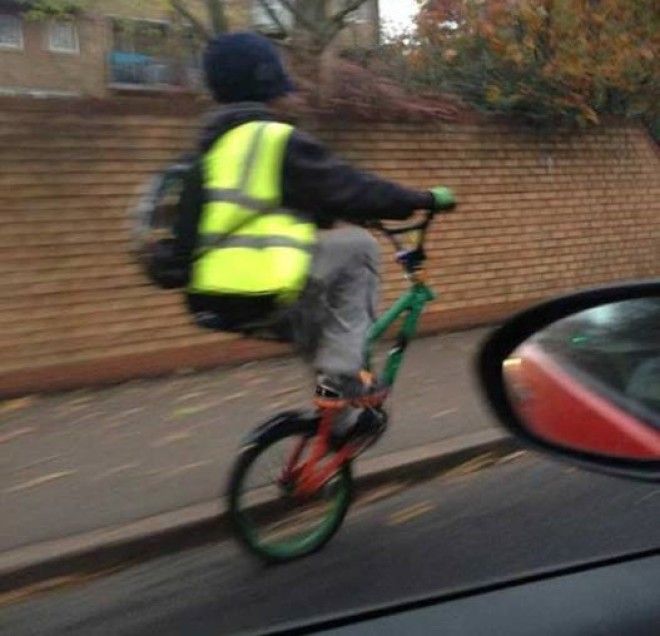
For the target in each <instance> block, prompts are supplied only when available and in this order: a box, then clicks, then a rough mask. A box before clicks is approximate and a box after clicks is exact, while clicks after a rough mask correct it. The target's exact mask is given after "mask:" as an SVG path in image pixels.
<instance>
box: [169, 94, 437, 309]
mask: <svg viewBox="0 0 660 636" xmlns="http://www.w3.org/2000/svg"><path fill="white" fill-rule="evenodd" d="M276 120H277V118H276V116H275V115H274V114H273V112H272V111H270V110H269V109H268V108H267V107H266V106H265V105H263V104H256V103H255V104H252V103H245V104H232V105H231V106H227V107H224V108H222V109H221V110H219V111H218V112H217V113H216V114H215V115H214V116H213V118H212V119H211V120H210V123H209V125H208V126H207V127H206V128H205V130H204V133H203V136H202V139H201V143H200V149H199V150H200V154H199V155H198V156H199V159H197V161H196V163H195V165H194V167H193V169H192V170H191V172H190V174H189V176H188V178H187V180H186V183H185V185H184V189H183V193H182V196H181V199H180V204H179V206H180V208H179V215H178V223H177V227H176V235H177V242H178V247H179V251H180V256H181V258H182V259H183V260H185V261H186V262H189V260H190V257H191V254H192V253H193V251H194V249H195V243H196V238H197V228H198V226H199V219H200V214H201V211H202V207H203V204H204V196H203V175H202V167H201V157H203V155H204V154H205V153H206V152H208V151H209V150H210V149H211V147H212V146H213V144H214V143H215V142H216V140H217V139H218V138H220V137H221V136H222V135H224V134H226V133H227V132H229V131H230V130H232V129H233V128H235V127H238V126H240V125H242V124H245V123H248V122H251V121H276ZM282 205H283V207H284V208H286V209H288V210H291V211H292V212H299V213H301V214H302V215H304V216H305V217H306V218H311V219H312V220H313V221H314V222H315V223H316V224H317V225H318V226H319V227H320V228H329V227H332V225H333V224H334V223H335V222H336V221H347V222H349V223H350V222H353V223H361V222H364V221H368V220H370V219H392V220H400V219H405V218H407V217H408V216H410V215H411V214H412V213H413V212H414V211H415V210H421V209H433V207H434V199H433V196H432V195H431V193H430V192H427V191H421V192H420V191H417V190H410V189H408V188H404V187H402V186H399V185H397V184H394V183H391V182H389V181H386V180H383V179H380V178H379V177H376V176H375V175H372V174H369V173H366V172H363V171H360V170H357V169H356V168H353V167H352V166H350V165H349V164H347V163H345V162H343V161H340V160H339V159H338V158H336V157H335V156H333V155H332V154H331V153H330V152H329V151H328V150H327V149H326V148H325V147H324V146H323V145H322V144H321V143H319V142H318V141H317V140H316V139H314V138H313V137H312V136H310V135H308V134H306V133H304V132H301V131H299V130H297V129H296V130H294V132H293V133H292V135H291V137H290V139H289V142H288V146H287V149H286V153H285V158H284V165H283V172H282ZM191 301H192V302H191ZM189 302H190V304H191V308H192V309H193V311H195V312H199V311H225V310H227V312H228V313H236V312H235V311H233V307H234V306H238V307H239V309H240V310H239V311H238V313H239V314H241V316H243V317H245V316H246V315H248V316H249V317H252V316H253V315H254V316H258V315H260V314H262V313H264V311H267V310H268V309H269V307H270V306H271V302H272V299H271V300H268V299H253V300H246V299H244V298H241V299H227V298H225V299H218V298H213V299H206V298H203V297H200V296H198V295H196V296H194V297H190V296H189ZM229 305H231V307H229ZM241 319H242V318H241Z"/></svg>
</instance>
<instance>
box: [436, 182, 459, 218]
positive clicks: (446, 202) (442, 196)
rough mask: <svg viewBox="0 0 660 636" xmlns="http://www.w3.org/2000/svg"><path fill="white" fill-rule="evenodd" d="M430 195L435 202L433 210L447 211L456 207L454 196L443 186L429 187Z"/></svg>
mask: <svg viewBox="0 0 660 636" xmlns="http://www.w3.org/2000/svg"><path fill="white" fill-rule="evenodd" d="M431 195H432V196H433V201H434V203H435V208H434V209H433V212H445V211H446V212H448V211H449V210H453V209H454V208H455V207H456V197H455V196H454V193H453V192H452V191H451V190H450V189H449V188H445V187H444V186H439V187H437V188H432V189H431Z"/></svg>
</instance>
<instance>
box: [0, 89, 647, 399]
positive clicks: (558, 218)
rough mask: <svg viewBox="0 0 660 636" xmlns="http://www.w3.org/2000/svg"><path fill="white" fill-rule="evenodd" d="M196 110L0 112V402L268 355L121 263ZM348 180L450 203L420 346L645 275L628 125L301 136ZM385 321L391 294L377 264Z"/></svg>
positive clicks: (49, 107)
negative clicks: (332, 154) (140, 197)
mask: <svg viewBox="0 0 660 636" xmlns="http://www.w3.org/2000/svg"><path fill="white" fill-rule="evenodd" d="M198 115H199V109H198V107H196V106H195V105H194V104H191V103H187V102H181V103H172V102H171V101H170V102H162V101H157V100H146V99H145V100H137V101H135V100H131V101H130V102H114V103H112V104H103V103H101V104H99V103H96V104H90V103H87V102H79V103H75V102H64V101H63V102H59V101H48V102H45V101H44V102H38V101H30V100H9V99H6V100H0V273H1V276H0V396H2V395H4V396H7V395H10V394H19V393H22V392H25V391H34V390H45V389H48V388H63V387H69V386H76V385H80V384H85V383H87V382H93V381H94V382H95V381H114V380H118V379H123V378H127V377H131V376H139V375H151V374H157V373H162V372H165V371H167V370H171V369H172V368H176V367H181V366H186V367H189V366H205V365H211V364H217V363H222V362H226V361H235V360H237V359H246V358H249V357H253V356H259V355H264V354H266V353H274V352H279V351H281V348H278V347H274V346H271V345H263V344H260V343H256V344H255V343H253V342H249V341H245V340H236V339H234V338H232V337H228V336H224V335H214V334H207V333H203V332H201V331H199V330H197V329H196V328H194V327H192V326H191V325H190V323H189V319H188V316H187V315H186V314H185V312H184V311H183V310H182V308H181V303H180V299H179V297H178V295H177V294H176V293H169V292H162V291H159V290H156V289H153V288H151V287H149V286H148V285H147V284H146V282H145V280H144V279H143V278H142V276H141V274H140V272H139V270H138V269H137V268H136V266H135V265H134V264H133V263H132V262H131V259H130V257H129V256H128V254H127V252H128V246H129V238H130V223H129V221H128V218H127V209H128V208H129V206H130V205H131V204H132V203H133V202H134V200H135V194H136V191H137V189H138V187H139V185H140V184H141V182H142V181H143V180H144V179H145V178H146V177H147V176H148V175H150V174H151V173H152V172H153V171H154V170H156V169H158V168H159V167H161V166H163V165H165V164H166V163H167V162H168V161H169V160H171V159H172V158H173V157H175V156H176V155H177V154H178V153H179V152H181V151H182V150H184V149H187V148H189V147H190V144H191V140H192V139H194V138H195V135H196V131H197V126H198V124H197V122H198ZM317 132H318V133H319V134H320V136H321V137H323V138H324V139H326V140H327V141H328V142H329V143H330V144H331V145H332V146H333V147H334V148H335V149H336V150H338V151H339V152H341V153H342V154H343V155H344V156H346V157H348V158H349V159H351V160H354V161H355V162H357V163H359V164H361V165H362V166H364V167H366V168H369V169H373V170H376V171H378V172H379V173H380V174H382V175H383V176H386V177H390V178H393V179H398V180H400V181H403V182H405V183H407V184H409V185H411V186H418V187H425V186H429V185H433V184H437V183H443V184H447V185H449V186H451V187H453V188H455V190H456V192H457V194H458V197H459V200H460V202H461V207H460V211H459V212H458V213H456V214H455V215H453V216H450V217H447V218H445V219H443V220H441V221H440V222H438V223H437V225H436V228H435V231H434V232H433V234H432V236H431V239H430V242H429V253H430V257H431V258H430V267H429V278H430V283H431V285H432V286H433V287H434V288H435V289H436V290H437V291H438V292H439V293H440V299H439V301H438V302H436V303H435V304H434V305H433V306H432V307H431V308H430V310H429V313H428V314H427V315H426V317H425V322H424V328H425V329H427V330H432V329H438V328H441V327H448V326H457V327H461V326H466V325H470V324H479V323H483V322H487V321H492V320H496V319H499V318H501V317H502V316H504V315H506V314H508V313H509V312H511V311H512V310H513V309H515V308H518V307H520V306H523V305H526V304H529V303H530V302H532V301H534V300H536V299H539V298H543V297H547V296H549V295H552V294H556V293H558V292H561V291H564V290H569V289H574V288H579V287H583V286H587V285H591V284H595V283H602V282H606V281H614V280H620V279H629V278H641V277H649V276H658V275H660V196H659V195H660V180H659V174H660V173H659V170H658V168H659V167H660V159H659V156H658V154H657V152H656V150H655V148H654V147H653V146H652V145H651V143H650V142H649V139H648V138H647V136H646V133H645V131H644V130H643V129H641V128H637V127H635V126H633V125H629V124H616V125H615V124H612V125H610V126H608V127H605V128H601V129H598V130H595V131H590V132H585V133H581V134H571V135H556V136H553V137H552V138H548V137H542V136H535V135H534V134H532V133H529V132H527V131H525V130H520V129H513V128H507V127H504V126H500V125H495V124H483V125H479V126H478V125H442V126H430V125H421V124H416V125H415V124H407V125H399V124H375V125H359V124H351V125H346V124H343V125H341V126H330V125H323V126H322V127H321V128H320V129H319V130H318V131H317ZM384 260H385V263H386V265H385V268H384V272H385V273H384V293H383V300H384V302H385V303H387V302H390V301H391V300H392V299H393V298H395V297H396V295H397V294H398V293H399V292H400V291H401V290H402V289H403V288H404V286H405V283H404V281H403V280H402V278H401V276H400V274H399V272H398V270H397V269H396V267H394V266H393V265H392V264H391V250H389V248H386V249H384Z"/></svg>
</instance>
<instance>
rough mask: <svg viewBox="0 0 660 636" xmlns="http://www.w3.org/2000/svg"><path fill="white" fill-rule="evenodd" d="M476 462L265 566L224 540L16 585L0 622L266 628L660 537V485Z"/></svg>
mask: <svg viewBox="0 0 660 636" xmlns="http://www.w3.org/2000/svg"><path fill="white" fill-rule="evenodd" d="M478 468H479V466H476V465H474V464H472V465H467V466H462V467H461V468H457V469H456V470H455V471H453V472H450V473H448V474H445V475H443V476H442V477H440V478H436V479H432V480H429V481H426V482H424V483H422V484H419V485H417V486H416V487H413V488H403V487H402V485H401V484H400V483H399V482H396V481H395V482H392V483H391V484H390V485H389V487H388V488H386V487H383V488H381V490H380V493H375V492H372V493H371V495H370V500H366V501H365V500H363V501H362V502H358V504H357V505H356V506H355V508H354V509H353V510H352V512H350V513H349V517H348V518H347V521H346V524H345V526H344V528H343V529H342V531H341V532H340V533H339V534H338V536H337V537H335V539H333V541H332V542H331V543H330V544H329V545H328V546H327V547H326V548H325V549H324V550H323V551H322V552H321V553H319V554H318V555H315V556H313V557H310V558H308V559H305V560H301V561H298V562H295V563H291V564H288V565H286V566H280V567H274V568H265V567H263V566H261V565H259V564H257V563H255V562H254V561H253V560H252V559H250V558H248V556H247V555H245V554H244V553H243V552H242V551H240V550H239V549H238V548H237V547H236V545H235V544H234V542H233V541H225V542H220V543H218V544H216V545H212V546H206V547H203V548H198V549H194V550H190V551H187V552H183V553H179V554H175V555H169V556H167V557H163V558H160V559H157V560H154V561H150V562H148V563H143V564H140V565H136V566H134V567H127V568H126V569H123V570H122V571H119V572H116V573H114V574H111V575H108V576H105V577H102V578H100V579H97V580H91V581H84V580H82V581H69V583H70V584H72V585H69V586H66V587H63V588H62V589H57V590H55V591H51V592H50V593H48V594H46V595H36V596H25V597H23V598H14V599H13V601H14V603H13V604H11V605H5V607H4V608H2V609H0V625H1V626H2V630H3V633H7V634H12V636H23V635H32V634H39V635H44V636H48V635H51V634H52V635H55V634H58V635H59V634H69V635H77V634H80V635H84V636H96V635H105V634H108V635H112V636H123V635H131V636H132V635H138V634H145V635H147V634H149V635H151V634H155V633H157V634H159V635H160V636H168V635H169V634H173V635H174V634H176V635H180V634H195V635H196V636H203V635H204V634H213V635H217V634H233V633H237V632H240V631H248V632H262V631H263V630H264V629H266V628H270V627H273V626H275V625H279V624H282V623H286V624H290V623H291V622H295V621H299V620H305V619H310V618H315V617H319V616H325V615H335V614H337V613H345V612H351V611H357V610H360V609H365V608H368V607H372V606H374V605H382V604H387V603H392V602H397V601H402V600H404V599H407V598H411V597H418V596H421V595H425V594H435V593H439V592H442V591H446V590H455V589H456V588H463V587H469V586H477V585H481V584H483V583H485V582H490V581H492V580H499V579H502V578H507V577H515V576H521V575H523V574H531V573H533V572H536V571H539V570H544V569H546V568H548V567H559V566H562V565H571V564H575V563H576V562H583V561H586V560H591V559H601V558H607V557H610V556H612V555H620V554H622V553H625V552H636V551H641V550H647V549H649V548H657V547H659V546H660V527H659V526H658V524H657V519H658V516H659V515H660V489H659V488H658V486H657V484H655V485H654V484H646V483H642V482H632V481H625V480H621V479H615V478H611V477H606V476H603V475H598V474H593V473H588V472H583V471H581V470H578V469H574V468H572V467H569V466H566V465H563V464H556V463H554V462H549V461H547V460H543V459H541V458H539V457H538V456H536V455H533V454H530V453H516V454H515V455H512V456H508V457H507V458H506V459H504V460H500V461H499V462H498V463H497V464H495V465H493V466H491V467H489V468H481V469H480V470H478ZM4 601H5V602H8V599H6V598H5V599H4ZM512 620H513V619H512Z"/></svg>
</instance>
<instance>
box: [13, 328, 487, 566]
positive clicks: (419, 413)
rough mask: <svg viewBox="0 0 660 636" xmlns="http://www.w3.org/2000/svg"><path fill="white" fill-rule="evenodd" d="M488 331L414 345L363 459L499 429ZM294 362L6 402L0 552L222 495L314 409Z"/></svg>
mask: <svg viewBox="0 0 660 636" xmlns="http://www.w3.org/2000/svg"><path fill="white" fill-rule="evenodd" d="M485 333H486V330H483V329H479V330H473V331H468V332H461V333H453V334H445V335H441V336H435V337H432V338H426V339H421V340H418V341H416V342H414V343H413V344H412V345H411V347H410V349H409V352H408V356H407V359H406V361H405V363H404V365H403V367H402V375H401V377H400V384H399V385H398V386H397V389H396V391H395V394H394V396H393V399H392V401H391V408H392V416H393V417H392V422H391V426H390V429H389V431H388V433H387V434H386V436H385V437H384V438H383V440H382V441H381V442H380V443H379V444H378V445H377V446H376V447H375V448H374V449H372V450H371V451H370V452H369V453H368V455H367V457H371V458H375V457H379V456H382V455H386V454H389V453H392V452H394V451H401V450H406V449H412V448H415V447H422V446H424V445H428V444H431V443H436V442H440V441H444V440H451V439H453V438H456V437H459V436H461V435H464V434H468V433H476V432H479V431H484V430H489V429H492V427H493V426H494V422H493V418H492V417H491V415H490V414H489V413H488V412H487V411H486V407H485V406H484V405H483V404H482V399H481V398H480V396H478V394H477V391H476V386H475V382H474V379H473V377H472V360H473V355H474V352H475V351H476V349H477V347H478V344H479V342H480V341H481V340H482V339H483V337H484V335H485ZM311 390H312V384H311V378H309V377H308V374H307V373H306V371H305V369H304V367H303V366H302V365H301V364H300V363H298V362H297V361H296V360H293V359H280V360H270V361H263V362H256V363H250V364H246V365H243V366H240V367H237V368H233V369H220V370H215V371H210V372H204V373H199V374H194V375H186V376H178V377H170V378H165V379H161V380H155V381H139V382H131V383H128V384H124V385H121V386H117V387H113V388H110V389H102V390H96V391H79V392H76V393H69V394H65V395H59V396H50V397H33V398H24V399H22V400H14V401H11V402H6V403H4V404H2V403H0V510H2V522H1V523H0V553H1V552H5V551H8V550H12V549H15V548H18V547H21V546H26V545H31V544H34V543H37V542H42V541H48V540H52V539H60V538H64V537H68V536H70V535H76V534H79V533H84V532H89V531H92V530H96V529H100V528H105V527H108V526H117V525H119V524H124V523H129V522H133V521H136V520H139V519H142V518H144V517H148V516H151V515H156V514H159V513H164V512H171V511H174V510H177V509H179V508H183V507H186V506H190V505H192V504H196V503H203V502H208V501H209V500H212V499H214V498H216V497H217V496H218V495H219V494H220V493H221V492H223V490H224V485H225V482H226V478H227V473H228V470H229V468H230V465H231V462H232V461H233V458H234V457H235V454H236V450H237V447H238V445H239V442H240V440H241V438H242V437H243V435H244V434H246V433H247V432H248V431H249V430H250V429H251V428H252V427H254V426H255V425H256V424H258V423H259V422H261V421H264V420H265V419H267V418H268V417H269V416H271V415H273V414H275V413H276V412H278V411H280V410H284V409H287V408H292V407H293V408H295V407H308V405H309V399H310V396H311Z"/></svg>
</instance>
